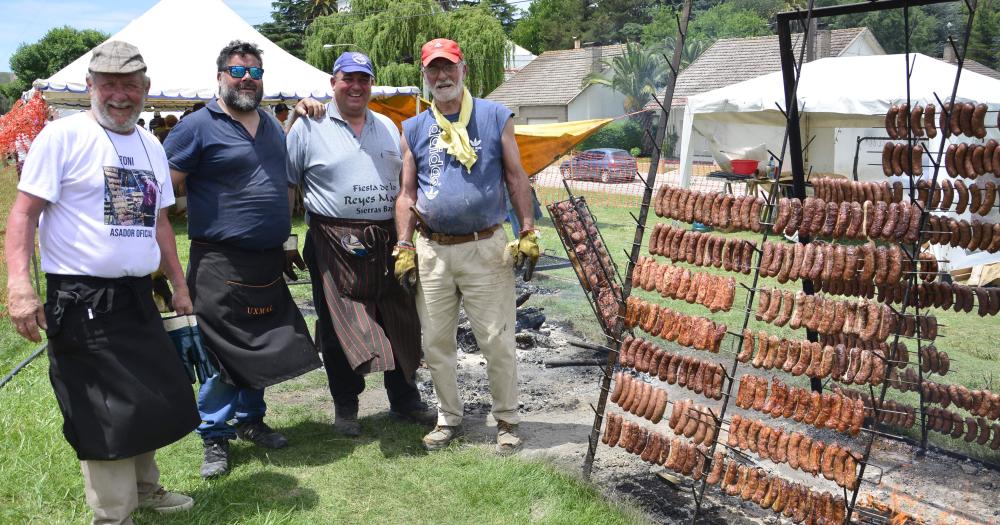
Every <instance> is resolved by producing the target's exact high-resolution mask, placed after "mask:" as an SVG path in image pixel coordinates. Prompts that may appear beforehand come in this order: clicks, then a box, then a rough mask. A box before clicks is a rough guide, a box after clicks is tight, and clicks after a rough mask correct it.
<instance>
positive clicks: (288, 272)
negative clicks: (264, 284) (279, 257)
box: [284, 233, 306, 281]
mask: <svg viewBox="0 0 1000 525" xmlns="http://www.w3.org/2000/svg"><path fill="white" fill-rule="evenodd" d="M298 242H299V237H298V235H295V234H294V233H293V234H292V235H290V236H289V237H288V240H287V241H285V244H284V248H285V277H288V279H289V280H290V281H298V280H299V276H298V275H296V274H295V267H298V268H299V270H305V269H306V262H305V261H303V260H302V255H300V254H299V245H298Z"/></svg>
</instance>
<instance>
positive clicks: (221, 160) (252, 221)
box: [163, 99, 292, 250]
mask: <svg viewBox="0 0 1000 525" xmlns="http://www.w3.org/2000/svg"><path fill="white" fill-rule="evenodd" d="M257 113H258V114H259V115H260V124H259V125H258V126H257V135H256V137H251V136H250V133H249V132H247V130H246V128H244V127H243V125H242V124H240V123H239V122H237V121H235V120H233V119H232V117H230V116H229V115H227V114H225V113H224V112H223V111H222V108H220V107H219V102H218V100H216V99H213V100H212V101H211V102H209V103H208V104H207V105H206V106H205V108H204V109H203V110H198V111H195V112H194V113H191V114H190V115H188V116H187V117H185V118H184V119H183V120H181V121H180V122H178V123H177V125H176V126H174V127H173V129H171V130H170V134H169V135H167V140H166V141H165V142H164V143H163V148H164V149H165V150H166V152H167V159H168V160H169V161H170V167H171V168H173V169H175V170H178V171H183V172H185V173H187V174H188V176H187V178H186V179H185V181H186V186H187V202H188V235H189V236H190V237H191V239H193V240H201V241H208V242H217V243H222V244H227V245H230V246H235V247H237V248H243V249H249V250H265V249H270V248H275V247H278V246H281V244H282V243H283V242H285V239H287V238H288V234H289V232H290V231H291V228H292V225H291V220H290V218H289V214H288V182H287V181H288V177H287V175H286V173H285V160H286V157H287V150H286V149H285V134H284V132H283V131H282V129H281V125H280V124H278V121H277V120H275V119H274V117H272V116H270V115H268V114H267V113H264V112H263V111H262V110H260V109H258V110H257Z"/></svg>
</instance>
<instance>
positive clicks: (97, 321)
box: [45, 274, 200, 460]
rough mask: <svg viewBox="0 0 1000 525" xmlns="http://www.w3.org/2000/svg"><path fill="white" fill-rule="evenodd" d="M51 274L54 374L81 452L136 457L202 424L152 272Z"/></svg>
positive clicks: (88, 456)
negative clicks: (114, 276)
mask: <svg viewBox="0 0 1000 525" xmlns="http://www.w3.org/2000/svg"><path fill="white" fill-rule="evenodd" d="M46 280H47V282H48V292H47V295H46V302H45V319H46V321H47V322H48V329H47V330H46V333H47V335H48V344H49V350H48V354H49V379H50V380H51V381H52V389H53V390H54V391H55V396H56V401H57V402H58V403H59V410H60V411H61V412H62V415H63V434H64V435H65V436H66V440H67V441H69V444H70V445H72V446H73V449H74V450H76V455H77V457H78V458H79V459H81V460H116V459H124V458H129V457H133V456H136V455H139V454H143V453H146V452H149V451H152V450H156V449H158V448H160V447H163V446H166V445H169V444H170V443H173V442H174V441H177V440H178V439H180V438H182V437H184V436H185V435H187V434H188V433H190V432H191V431H192V430H194V428H195V427H197V426H198V423H199V421H200V418H199V416H198V410H197V407H196V405H195V399H194V392H193V391H192V389H191V383H190V382H189V381H188V378H187V374H185V373H184V368H183V366H182V365H181V361H180V358H179V357H178V356H177V352H176V351H175V350H174V344H173V342H171V340H170V337H169V336H167V333H166V332H165V331H164V330H163V323H162V322H161V321H160V313H159V311H157V309H156V305H155V304H154V302H153V293H152V281H151V280H150V278H149V277H148V276H146V277H123V278H120V279H102V278H97V277H83V276H60V275H54V274H49V275H47V276H46Z"/></svg>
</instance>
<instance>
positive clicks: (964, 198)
mask: <svg viewBox="0 0 1000 525" xmlns="http://www.w3.org/2000/svg"><path fill="white" fill-rule="evenodd" d="M955 191H956V192H957V193H958V204H957V205H956V206H955V213H957V214H959V215H961V214H963V213H965V208H966V206H968V204H969V187H968V186H966V185H965V182H964V181H961V180H956V181H955Z"/></svg>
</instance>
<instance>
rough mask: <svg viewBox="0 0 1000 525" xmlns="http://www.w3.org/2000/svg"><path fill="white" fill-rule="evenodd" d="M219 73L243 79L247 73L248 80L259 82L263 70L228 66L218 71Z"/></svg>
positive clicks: (262, 76) (260, 68) (262, 75)
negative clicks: (226, 72)
mask: <svg viewBox="0 0 1000 525" xmlns="http://www.w3.org/2000/svg"><path fill="white" fill-rule="evenodd" d="M219 71H228V72H229V76H231V77H233V78H243V76H244V75H246V74H247V72H249V73H250V78H252V79H254V80H260V79H262V78H264V68H262V67H246V66H229V67H224V68H222V69H220V70H219Z"/></svg>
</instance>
